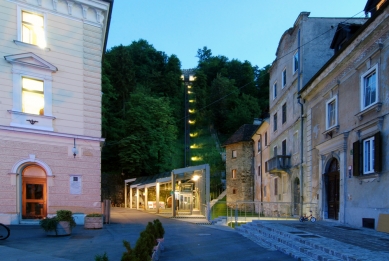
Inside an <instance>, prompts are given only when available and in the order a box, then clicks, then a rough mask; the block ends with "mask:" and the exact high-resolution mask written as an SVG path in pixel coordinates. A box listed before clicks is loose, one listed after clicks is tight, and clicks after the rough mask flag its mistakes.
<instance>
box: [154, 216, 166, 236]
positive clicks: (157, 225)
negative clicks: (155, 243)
mask: <svg viewBox="0 0 389 261" xmlns="http://www.w3.org/2000/svg"><path fill="white" fill-rule="evenodd" d="M153 224H154V228H155V235H156V236H155V237H156V238H157V239H158V238H163V236H164V235H165V229H164V228H163V226H162V223H161V221H159V219H155V220H154V221H153Z"/></svg>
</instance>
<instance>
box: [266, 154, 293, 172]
mask: <svg viewBox="0 0 389 261" xmlns="http://www.w3.org/2000/svg"><path fill="white" fill-rule="evenodd" d="M289 168H290V155H277V156H275V157H273V158H271V159H269V160H268V161H266V172H269V173H271V174H278V173H280V172H287V170H288V169H289Z"/></svg>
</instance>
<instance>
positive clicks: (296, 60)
mask: <svg viewBox="0 0 389 261" xmlns="http://www.w3.org/2000/svg"><path fill="white" fill-rule="evenodd" d="M298 69H299V53H298V51H296V52H295V53H294V55H293V73H295V72H297V70H298Z"/></svg>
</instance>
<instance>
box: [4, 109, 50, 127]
mask: <svg viewBox="0 0 389 261" xmlns="http://www.w3.org/2000/svg"><path fill="white" fill-rule="evenodd" d="M7 111H8V112H9V113H10V114H16V115H26V116H32V117H39V118H46V119H52V120H55V119H56V118H55V117H54V116H49V115H38V114H31V113H25V112H21V111H13V110H7ZM31 124H33V123H31Z"/></svg>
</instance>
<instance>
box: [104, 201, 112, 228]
mask: <svg viewBox="0 0 389 261" xmlns="http://www.w3.org/2000/svg"><path fill="white" fill-rule="evenodd" d="M102 206H103V215H104V224H110V219H111V200H109V199H104V200H103V204H102Z"/></svg>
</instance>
